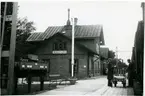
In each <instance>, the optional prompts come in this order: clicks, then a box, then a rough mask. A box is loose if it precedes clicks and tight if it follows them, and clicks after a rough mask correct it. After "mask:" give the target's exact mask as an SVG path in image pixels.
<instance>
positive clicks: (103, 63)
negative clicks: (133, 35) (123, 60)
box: [100, 47, 109, 75]
mask: <svg viewBox="0 0 145 96" xmlns="http://www.w3.org/2000/svg"><path fill="white" fill-rule="evenodd" d="M108 56H109V48H105V47H101V48H100V57H101V74H102V75H106V68H107V61H108Z"/></svg>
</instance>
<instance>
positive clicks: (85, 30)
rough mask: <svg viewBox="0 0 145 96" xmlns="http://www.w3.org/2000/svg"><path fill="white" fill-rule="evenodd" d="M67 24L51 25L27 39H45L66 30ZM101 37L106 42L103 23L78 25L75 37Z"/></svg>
mask: <svg viewBox="0 0 145 96" xmlns="http://www.w3.org/2000/svg"><path fill="white" fill-rule="evenodd" d="M65 27H66V26H49V27H48V28H47V29H46V30H45V32H42V33H32V34H31V35H30V36H29V37H28V39H27V41H43V40H45V39H48V38H50V37H51V36H53V35H54V34H56V33H58V32H62V31H64V30H65ZM96 37H100V38H101V41H102V43H103V44H104V36H103V28H102V26H101V25H76V26H75V38H96Z"/></svg>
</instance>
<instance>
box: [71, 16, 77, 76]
mask: <svg viewBox="0 0 145 96" xmlns="http://www.w3.org/2000/svg"><path fill="white" fill-rule="evenodd" d="M76 22H77V18H72V55H71V65H72V69H71V70H72V72H71V73H72V74H71V76H72V77H74V33H75V25H76Z"/></svg>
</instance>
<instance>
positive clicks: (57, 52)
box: [52, 50, 67, 54]
mask: <svg viewBox="0 0 145 96" xmlns="http://www.w3.org/2000/svg"><path fill="white" fill-rule="evenodd" d="M52 53H53V54H67V51H66V50H63V51H62V50H60V51H52Z"/></svg>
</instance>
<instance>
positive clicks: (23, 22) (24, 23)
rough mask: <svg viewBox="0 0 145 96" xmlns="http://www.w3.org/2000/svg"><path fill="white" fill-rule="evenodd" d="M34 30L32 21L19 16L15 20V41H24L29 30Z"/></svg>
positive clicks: (28, 34)
mask: <svg viewBox="0 0 145 96" xmlns="http://www.w3.org/2000/svg"><path fill="white" fill-rule="evenodd" d="M35 30H36V27H34V22H33V21H28V19H27V18H26V17H25V18H22V19H21V18H19V19H18V21H17V32H16V42H17V43H25V42H26V39H27V38H28V37H29V36H30V34H31V32H33V31H35Z"/></svg>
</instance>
